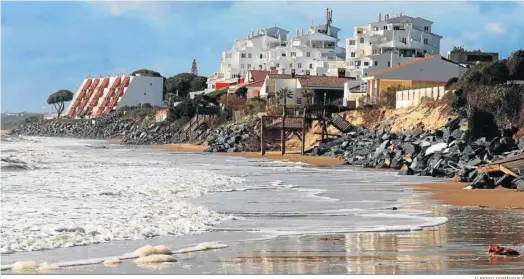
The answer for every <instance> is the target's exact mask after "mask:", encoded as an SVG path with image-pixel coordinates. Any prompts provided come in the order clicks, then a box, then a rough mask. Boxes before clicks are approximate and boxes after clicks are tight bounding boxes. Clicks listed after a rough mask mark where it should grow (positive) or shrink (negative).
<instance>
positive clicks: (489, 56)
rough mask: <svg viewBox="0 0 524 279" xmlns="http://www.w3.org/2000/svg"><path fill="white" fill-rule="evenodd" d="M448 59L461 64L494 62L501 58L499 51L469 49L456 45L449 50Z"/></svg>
mask: <svg viewBox="0 0 524 279" xmlns="http://www.w3.org/2000/svg"><path fill="white" fill-rule="evenodd" d="M448 59H449V60H451V61H453V62H455V63H459V64H464V65H474V64H477V63H479V62H493V61H497V60H499V54H498V53H497V52H483V51H481V50H475V51H468V50H465V49H464V48H462V47H455V48H453V49H452V50H450V51H448Z"/></svg>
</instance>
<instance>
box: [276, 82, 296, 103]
mask: <svg viewBox="0 0 524 279" xmlns="http://www.w3.org/2000/svg"><path fill="white" fill-rule="evenodd" d="M277 97H278V99H279V100H282V99H283V100H284V108H286V105H287V99H288V98H291V97H293V91H291V89H289V88H287V87H283V88H280V90H278V92H277Z"/></svg>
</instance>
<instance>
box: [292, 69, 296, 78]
mask: <svg viewBox="0 0 524 279" xmlns="http://www.w3.org/2000/svg"><path fill="white" fill-rule="evenodd" d="M291 77H292V78H294V77H295V69H291Z"/></svg>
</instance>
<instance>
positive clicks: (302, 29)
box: [301, 27, 304, 36]
mask: <svg viewBox="0 0 524 279" xmlns="http://www.w3.org/2000/svg"><path fill="white" fill-rule="evenodd" d="M301 33H302V36H304V27H302V32H301Z"/></svg>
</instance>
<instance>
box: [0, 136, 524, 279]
mask: <svg viewBox="0 0 524 279" xmlns="http://www.w3.org/2000/svg"><path fill="white" fill-rule="evenodd" d="M21 148H23V150H24V153H17V150H21ZM198 148H202V147H201V146H199V147H195V146H181V145H176V146H164V147H162V149H165V150H162V149H161V148H158V146H157V148H150V147H148V146H122V145H119V144H117V143H115V142H107V141H91V140H75V139H51V138H35V137H22V139H15V138H12V139H10V140H9V141H7V140H5V139H4V138H3V144H2V158H3V159H4V158H8V159H9V160H10V161H9V162H11V163H10V165H5V164H4V165H2V169H3V172H2V216H6V217H4V218H3V222H2V267H5V266H9V265H10V264H12V263H14V262H16V261H27V260H35V261H38V262H43V261H47V262H50V263H57V264H59V265H60V268H59V269H57V270H54V271H52V272H51V273H59V274H67V273H68V274H75V273H87V274H122V273H125V274H137V273H140V274H216V273H221V274H309V273H316V274H318V273H326V274H392V273H393V274H425V273H431V274H469V273H475V274H500V273H504V274H522V272H523V271H524V268H523V258H522V257H518V258H495V259H493V258H489V257H487V254H486V250H487V246H488V245H489V244H491V243H497V244H499V243H500V244H501V245H503V246H508V247H512V248H515V249H517V250H520V251H522V249H523V248H524V242H523V239H524V237H523V235H522V231H523V230H522V228H523V226H524V224H523V223H522V217H523V216H524V211H523V210H521V209H511V210H510V209H496V208H494V209H491V208H484V207H479V206H478V205H473V206H472V207H462V206H453V205H451V206H448V205H446V204H451V202H454V201H451V200H450V201H449V202H447V201H446V200H444V199H442V200H439V199H437V198H438V197H439V196H438V193H435V194H432V193H433V192H427V190H422V189H423V187H426V189H433V188H436V187H438V185H444V184H445V183H444V182H446V181H445V180H442V179H434V178H431V177H414V176H399V175H397V174H396V173H394V172H384V171H368V170H362V169H359V168H354V167H348V166H341V164H340V161H339V163H337V161H336V159H333V158H325V157H318V158H316V157H309V156H300V155H298V154H288V155H286V157H285V158H282V157H280V155H279V154H276V153H274V152H270V153H268V154H267V156H266V157H265V158H260V157H259V156H260V155H259V154H256V153H248V154H235V155H237V156H242V157H236V156H224V155H226V154H209V153H202V152H200V151H201V150H198ZM245 157H248V158H245ZM305 157H309V158H305ZM276 159H284V160H279V161H275V160H276ZM286 160H287V161H286ZM303 160H310V161H309V162H308V164H305V163H304V162H305V161H303ZM17 164H18V165H17ZM315 164H316V165H315ZM24 166H25V168H22V167H24ZM66 173H67V175H66V176H64V174H66ZM43 174H47V176H42V175H43ZM38 177H40V178H42V177H44V178H45V179H40V180H42V181H39V180H38V179H37V178H38ZM423 184H425V185H426V186H421V185H423ZM18 185H24V186H23V187H20V186H18ZM429 185H434V186H429ZM73 186H74V187H73ZM450 187H451V186H450ZM460 190H463V189H460ZM456 191H458V190H456ZM463 191H466V192H469V191H473V192H477V191H478V190H463ZM449 192H450V193H449V195H451V194H452V191H451V190H449ZM466 192H465V193H466ZM502 192H503V191H501V193H502ZM486 193H489V192H486ZM455 194H456V193H455ZM509 194H513V193H509V192H508V193H505V192H504V195H509ZM479 195H480V194H479ZM482 195H484V194H482ZM479 205H480V204H479ZM70 208H74V210H72V211H71V210H70ZM34 216H39V218H35V217H34ZM40 220H42V222H41V221H40ZM203 242H205V243H222V244H225V245H227V247H223V248H220V249H213V250H207V251H196V250H198V249H193V250H192V251H194V252H192V253H188V254H175V255H174V256H175V258H176V259H177V262H175V263H170V264H157V265H154V266H142V265H137V264H136V263H135V261H134V259H126V260H123V262H122V263H121V264H120V265H116V266H110V265H104V264H102V262H103V260H98V259H104V258H107V257H115V256H120V255H128V254H129V253H130V252H132V251H134V250H136V249H137V248H140V247H142V246H144V245H147V244H151V245H160V244H162V245H167V246H168V247H170V248H171V249H172V250H178V249H182V248H191V247H197V246H198V245H199V244H202V243H203ZM190 250H191V249H190ZM3 272H7V273H10V272H11V271H3Z"/></svg>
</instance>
